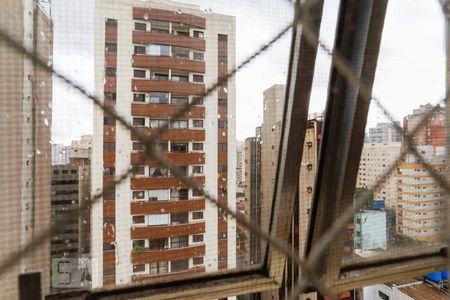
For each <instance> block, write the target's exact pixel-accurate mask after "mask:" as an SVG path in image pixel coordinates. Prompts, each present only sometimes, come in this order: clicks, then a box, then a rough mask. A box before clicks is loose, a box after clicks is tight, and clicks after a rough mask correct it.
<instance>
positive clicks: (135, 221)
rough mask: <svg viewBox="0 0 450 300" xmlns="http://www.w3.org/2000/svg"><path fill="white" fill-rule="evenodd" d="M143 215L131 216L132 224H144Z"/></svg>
mask: <svg viewBox="0 0 450 300" xmlns="http://www.w3.org/2000/svg"><path fill="white" fill-rule="evenodd" d="M144 223H145V216H133V224H144Z"/></svg>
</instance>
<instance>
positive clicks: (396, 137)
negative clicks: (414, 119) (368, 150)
mask: <svg viewBox="0 0 450 300" xmlns="http://www.w3.org/2000/svg"><path fill="white" fill-rule="evenodd" d="M395 125H397V126H400V122H395V123H394V124H393V123H389V122H388V123H378V124H377V126H376V127H373V128H369V135H368V136H367V138H366V142H368V143H371V144H372V143H383V144H386V143H395V142H401V141H402V133H401V132H399V131H398V130H397V129H396V128H395Z"/></svg>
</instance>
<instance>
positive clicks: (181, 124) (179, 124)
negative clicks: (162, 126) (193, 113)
mask: <svg viewBox="0 0 450 300" xmlns="http://www.w3.org/2000/svg"><path fill="white" fill-rule="evenodd" d="M170 128H177V129H185V128H188V121H187V120H174V121H172V122H171V124H170Z"/></svg>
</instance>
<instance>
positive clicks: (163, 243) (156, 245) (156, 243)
mask: <svg viewBox="0 0 450 300" xmlns="http://www.w3.org/2000/svg"><path fill="white" fill-rule="evenodd" d="M168 247H169V238H159V239H149V240H148V249H149V250H164V249H167V248H168Z"/></svg>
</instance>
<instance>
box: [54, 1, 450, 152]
mask: <svg viewBox="0 0 450 300" xmlns="http://www.w3.org/2000/svg"><path fill="white" fill-rule="evenodd" d="M180 2H187V3H191V4H197V5H200V7H201V9H207V10H209V9H211V10H212V11H213V12H217V13H224V14H228V15H234V16H236V22H237V24H236V29H237V33H236V34H237V45H236V49H237V53H236V54H237V63H239V62H241V61H242V60H243V59H244V58H246V57H247V56H248V55H250V54H251V53H253V51H254V50H256V49H257V48H258V47H259V46H261V45H262V44H263V43H265V42H266V41H267V40H268V39H269V38H271V37H272V36H274V35H275V34H276V33H277V32H278V31H279V30H280V29H281V28H282V27H284V26H285V25H286V24H288V22H290V20H291V18H292V9H291V5H290V4H289V3H288V1H284V0H271V1H267V0H229V1H210V0H209V1H208V0H184V1H180ZM338 3H339V2H338V1H337V0H328V1H327V0H326V1H325V12H324V18H325V22H324V23H323V24H322V29H321V38H322V39H323V40H324V41H325V42H326V43H327V44H328V45H332V43H333V38H334V24H335V19H336V9H337V5H338ZM52 17H53V18H54V66H55V68H56V69H57V70H60V71H61V72H63V73H64V74H66V75H69V76H70V77H71V78H73V79H74V80H75V81H77V82H80V83H82V84H83V85H84V86H86V88H87V89H89V90H92V87H93V75H92V73H93V58H92V55H93V42H94V41H93V24H94V4H93V1H92V0H78V1H69V0H54V1H53V6H52ZM443 29H444V24H443V18H442V14H441V10H440V7H439V5H438V2H437V1H429V0H391V1H390V2H389V7H388V14H387V16H386V23H385V30H384V32H383V40H382V47H381V53H380V59H379V64H378V69H377V76H376V82H375V86H374V94H375V95H376V96H378V97H379V98H380V99H381V100H382V101H383V102H384V103H385V104H386V106H388V107H390V108H391V110H392V112H393V113H394V115H395V117H396V118H397V119H399V120H400V119H401V118H402V117H403V116H404V115H406V114H408V113H410V111H411V110H412V109H413V108H415V107H418V106H419V105H420V104H424V103H427V102H432V103H435V102H437V101H438V99H439V98H440V97H442V96H443V94H444V74H445V73H444V67H445V56H444V31H443ZM290 38H291V36H290V34H287V35H286V36H285V37H284V38H283V39H282V40H281V41H279V42H278V43H277V44H276V45H274V46H273V47H272V48H271V49H269V51H267V52H266V53H264V54H263V55H262V56H261V57H259V58H258V59H257V60H255V61H254V62H253V63H252V64H251V65H249V66H248V67H247V68H245V69H244V70H242V71H241V72H240V73H238V74H237V77H236V84H237V99H236V101H237V116H236V117H237V128H238V129H237V138H238V139H239V140H242V139H244V138H245V137H247V136H250V135H253V134H254V128H255V127H256V126H258V125H259V124H260V123H261V122H262V113H263V105H262V100H263V99H262V92H263V90H265V89H266V88H269V87H270V86H272V85H273V84H277V83H284V82H285V77H286V72H287V61H288V56H289V42H290ZM330 61H331V60H330V58H329V57H328V55H327V54H325V53H324V52H320V53H319V56H318V62H317V66H318V68H317V70H316V75H315V79H314V88H313V93H312V98H311V105H310V108H311V109H310V110H311V111H312V112H316V111H322V110H323V108H324V105H325V99H326V92H327V81H328V74H329V68H330V67H329V65H330ZM53 95H54V98H53V107H54V114H53V126H52V137H53V140H54V142H57V143H64V144H68V143H69V142H70V140H72V139H76V138H79V136H80V135H82V134H87V133H92V106H91V104H90V102H89V101H88V100H86V99H84V98H83V97H81V96H80V95H78V94H77V93H74V92H73V91H72V90H71V89H70V88H69V89H68V88H67V86H65V85H62V84H58V83H57V82H55V85H54V93H53ZM380 121H384V118H383V117H382V116H381V115H380V114H379V113H377V110H376V109H371V114H370V116H369V126H373V125H375V124H376V122H380Z"/></svg>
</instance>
